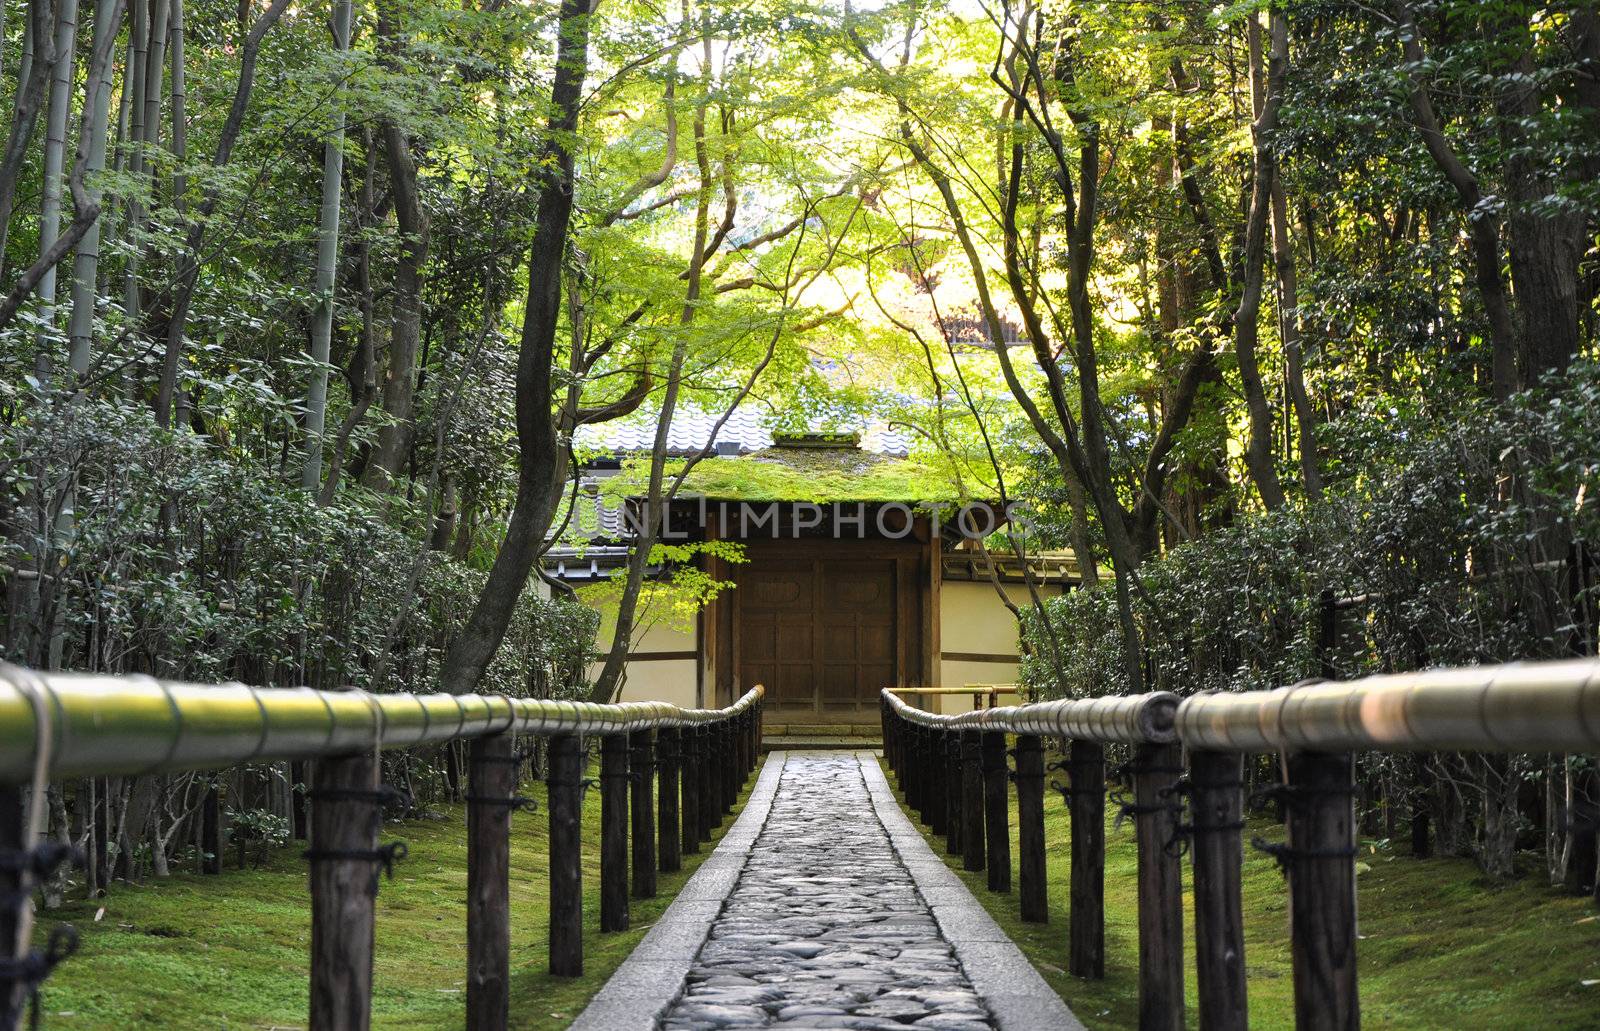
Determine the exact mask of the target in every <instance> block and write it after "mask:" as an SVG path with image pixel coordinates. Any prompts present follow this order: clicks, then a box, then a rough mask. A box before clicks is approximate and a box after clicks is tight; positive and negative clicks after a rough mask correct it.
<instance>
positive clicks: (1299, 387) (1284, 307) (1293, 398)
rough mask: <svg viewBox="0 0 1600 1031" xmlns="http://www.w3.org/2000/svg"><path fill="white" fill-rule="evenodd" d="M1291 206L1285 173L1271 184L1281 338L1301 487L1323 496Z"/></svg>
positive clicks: (1313, 495) (1315, 414)
mask: <svg viewBox="0 0 1600 1031" xmlns="http://www.w3.org/2000/svg"><path fill="white" fill-rule="evenodd" d="M1288 209H1289V204H1288V201H1287V199H1286V198H1285V196H1284V190H1283V175H1282V170H1281V169H1280V170H1279V174H1278V175H1277V176H1275V177H1274V178H1273V182H1272V264H1273V268H1274V270H1275V271H1276V272H1277V276H1278V338H1279V339H1280V340H1281V341H1282V342H1283V367H1284V377H1285V379H1286V380H1287V381H1288V388H1289V405H1290V407H1291V408H1292V409H1293V410H1294V422H1295V431H1296V434H1295V435H1296V441H1295V442H1296V446H1297V449H1298V450H1299V453H1300V483H1301V486H1303V487H1304V488H1305V492H1306V496H1307V497H1311V498H1315V497H1318V496H1319V495H1321V494H1322V470H1321V466H1320V464H1319V463H1318V461H1317V413H1316V409H1314V408H1313V407H1312V406H1311V395H1310V394H1309V393H1308V392H1307V390H1306V367H1305V348H1304V345H1303V343H1302V339H1303V338H1302V334H1301V332H1300V276H1299V273H1298V272H1296V270H1295V265H1294V244H1293V243H1292V242H1291V240H1290V238H1289V210H1288Z"/></svg>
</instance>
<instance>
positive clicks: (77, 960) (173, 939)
mask: <svg viewBox="0 0 1600 1031" xmlns="http://www.w3.org/2000/svg"><path fill="white" fill-rule="evenodd" d="M521 791H522V793H523V794H526V795H529V796H530V797H533V798H536V799H537V800H538V801H539V805H540V810H541V811H540V812H539V813H537V814H531V815H530V814H523V813H516V814H513V816H512V828H511V869H512V871H513V875H512V878H511V926H512V928H513V931H512V984H511V992H512V999H513V1001H514V1005H513V1006H512V1017H511V1019H512V1023H511V1026H512V1027H513V1028H516V1029H519V1031H556V1029H558V1028H564V1027H566V1026H567V1025H568V1024H570V1023H571V1022H572V1019H573V1018H574V1017H576V1016H577V1014H578V1012H579V1011H580V1010H582V1009H583V1007H584V1005H585V1004H587V1002H588V1001H589V998H590V996H592V995H593V994H594V993H595V992H596V991H598V990H599V988H600V986H601V985H603V984H604V983H605V981H606V979H607V978H608V977H610V976H611V973H612V972H613V971H614V970H615V969H616V968H617V967H618V966H619V965H620V964H621V963H622V961H623V960H624V959H626V958H627V956H628V953H629V952H630V951H631V950H632V949H633V947H634V946H635V945H637V944H638V943H639V939H640V938H642V937H643V936H644V934H645V932H646V931H647V930H648V929H649V928H650V926H651V925H652V924H653V923H654V922H655V921H656V920H658V919H659V918H660V915H661V913H662V912H663V911H664V910H665V909H666V908H667V906H668V905H669V904H670V903H671V902H672V900H673V898H674V896H675V895H676V894H677V893H678V891H679V890H681V889H682V887H683V885H684V883H685V882H686V881H687V880H688V879H689V877H690V876H692V875H693V873H694V872H695V870H696V869H697V868H698V867H699V865H700V864H701V863H702V862H704V861H705V860H706V859H707V858H708V857H709V856H710V855H711V847H709V846H708V847H704V848H702V849H701V850H700V851H699V852H698V853H696V854H694V855H686V856H684V857H683V869H682V870H681V871H679V872H676V873H663V874H662V875H661V876H660V879H659V893H658V894H657V896H656V897H655V898H653V899H643V900H640V899H635V900H634V901H633V902H632V904H631V905H632V914H633V930H631V931H624V932H621V933H618V934H600V933H599V928H598V920H599V912H600V905H599V898H600V869H599V862H600V857H599V850H598V849H596V848H586V849H585V850H584V855H583V864H584V870H583V883H584V904H583V911H584V913H585V914H586V919H585V924H584V941H585V949H584V973H583V976H582V977H578V978H564V977H552V976H550V975H549V974H548V973H546V971H545V950H546V948H547V935H548V928H549V926H550V917H549V884H550V879H549V857H550V845H549V840H548V830H549V828H548V823H549V821H548V819H547V818H546V817H545V815H544V812H543V809H544V803H545V798H544V785H543V783H542V782H540V781H537V780H535V781H531V782H529V783H528V784H526V785H524V786H523V787H522V789H521ZM590 802H591V804H589V805H586V806H585V807H584V814H583V818H584V825H583V839H584V840H585V841H586V842H596V841H599V840H600V807H599V806H598V805H596V804H593V799H591V800H590ZM741 804H742V801H741ZM735 812H736V813H737V810H736V811H735ZM730 826H731V823H724V824H723V825H722V826H721V827H720V828H719V829H718V830H716V831H714V832H713V833H714V835H715V836H716V837H717V838H720V837H721V836H722V835H723V834H724V833H726V831H727V828H728V827H730ZM384 833H385V835H386V836H387V835H391V834H392V835H393V836H394V837H396V838H399V839H400V840H403V841H405V842H406V843H407V845H408V847H409V855H408V858H407V859H405V860H403V861H402V862H400V863H399V864H398V865H397V866H396V868H395V877H394V879H393V880H384V881H383V882H382V883H381V885H380V887H379V890H378V900H377V935H376V942H377V948H376V950H375V951H374V954H373V963H374V966H373V996H372V997H373V1027H375V1028H393V1029H409V1028H439V1029H446V1028H459V1027H460V1026H461V1020H462V1017H461V1014H462V1010H461V1007H462V1001H463V1000H462V993H461V990H460V989H461V982H462V979H463V978H464V977H465V976H466V967H465V963H466V959H465V956H466V916H465V914H466V873H465V871H466V857H467V836H466V815H465V811H464V809H463V808H462V807H460V806H449V807H446V808H445V809H444V810H443V812H442V813H441V816H440V818H439V819H432V820H411V821H408V822H405V823H390V824H387V825H386V826H385V831H384ZM302 850H303V846H301V845H294V846H291V847H288V848H282V849H272V850H268V852H267V853H266V858H265V861H264V862H262V863H261V864H260V866H259V867H258V868H252V869H249V870H231V869H229V870H224V871H223V873H222V874H221V875H220V876H216V877H202V876H200V875H199V874H196V873H192V872H184V873H178V874H175V875H174V876H173V877H172V878H171V879H170V880H167V881H163V882H160V883H158V884H150V885H124V884H119V885H117V886H116V888H115V889H114V890H113V891H112V892H111V894H110V895H109V896H107V897H105V898H101V899H90V900H87V901H82V902H73V903H70V904H68V905H67V906H66V907H65V908H63V909H62V910H60V911H57V912H52V913H49V914H46V915H45V917H44V918H43V919H41V921H40V926H39V931H38V933H39V934H40V936H41V938H40V944H41V945H42V944H43V935H45V934H47V933H48V931H49V929H50V927H51V926H52V925H53V924H54V923H55V921H56V920H58V919H60V920H66V921H69V922H71V923H72V924H74V925H75V926H76V927H77V929H78V931H79V934H80V935H81V937H82V946H81V948H80V949H79V951H78V953H77V954H76V955H74V956H73V957H72V959H71V960H70V961H68V962H66V963H63V964H62V965H61V966H60V967H58V968H57V969H56V970H55V972H54V973H53V974H52V975H51V977H50V980H49V981H48V982H46V984H45V987H44V990H43V992H42V993H41V1001H42V1007H41V1013H42V1014H43V1015H44V1018H45V1023H46V1026H54V1025H57V1024H60V1025H61V1026H66V1025H68V1024H69V1023H70V1025H71V1026H73V1027H77V1028H84V1029H92V1031H101V1029H104V1031H114V1029H122V1028H151V1029H157V1028H160V1029H166V1028H172V1027H177V1026H182V1027H224V1026H227V1027H232V1026H247V1027H256V1026H277V1027H284V1026H290V1027H293V1026H304V1024H305V1020H306V977H307V973H306V970H307V963H308V960H309V955H310V953H309V947H308V944H309V941H310V901H309V896H308V895H307V894H306V872H305V861H304V860H302V859H301V858H300V852H301V851H302ZM101 909H104V916H103V917H102V918H100V919H96V913H97V912H98V911H100V910H101ZM516 1000H522V1001H523V1003H524V1004H515V1002H516ZM68 1013H70V1014H71V1016H66V1015H65V1014H68Z"/></svg>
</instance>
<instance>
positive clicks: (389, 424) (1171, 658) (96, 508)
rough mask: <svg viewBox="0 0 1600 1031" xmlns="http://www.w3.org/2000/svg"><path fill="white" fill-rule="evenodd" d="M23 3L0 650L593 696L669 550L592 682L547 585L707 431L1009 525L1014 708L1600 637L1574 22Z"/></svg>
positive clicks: (1055, 4) (1322, 7)
mask: <svg viewBox="0 0 1600 1031" xmlns="http://www.w3.org/2000/svg"><path fill="white" fill-rule="evenodd" d="M3 12H4V16H5V17H4V21H3V23H0V95H3V97H4V98H5V102H6V103H7V104H8V105H9V106H8V111H9V123H8V132H7V136H6V142H5V145H4V151H3V153H0V226H3V228H0V363H3V370H0V427H3V432H0V527H3V533H0V574H3V578H4V584H5V590H6V592H7V605H6V623H5V636H4V647H5V655H6V657H7V658H8V659H12V660H16V661H20V662H23V663H25V664H28V665H32V666H36V667H40V668H46V667H48V668H72V669H83V670H91V671H98V672H108V673H132V672H139V673H151V674H156V675H160V676H165V677H173V678H180V679H192V680H222V679H238V680H243V681H247V682H253V683H266V684H299V683H309V684H314V685H319V686H332V685H337V684H349V685H356V686H362V687H368V688H371V689H375V690H394V689H413V690H425V689H434V688H440V689H444V690H451V691H467V690H473V689H476V688H480V687H482V688H485V689H494V690H504V691H511V692H517V693H523V692H536V693H564V694H589V693H593V694H595V696H597V697H610V696H612V695H614V694H615V690H616V686H617V682H618V678H619V677H620V675H621V670H620V666H619V662H620V658H619V657H620V656H623V655H625V653H626V648H627V645H628V642H629V640H630V635H631V633H632V632H633V630H634V623H635V620H634V614H633V608H634V606H635V604H636V599H637V597H638V596H639V593H640V590H641V587H642V582H643V579H644V570H645V567H646V565H647V564H648V562H649V560H650V556H651V555H652V553H653V549H654V548H655V547H656V545H657V544H659V543H660V542H658V541H655V540H653V539H651V538H650V537H649V535H648V534H646V535H643V536H641V538H640V539H639V540H637V541H636V542H634V544H633V550H632V555H631V557H630V560H629V563H628V565H627V567H626V569H625V570H624V571H623V573H622V574H619V576H620V579H619V582H618V584H617V591H618V598H619V601H618V612H617V618H615V619H613V620H610V623H611V624H613V625H614V630H613V631H612V632H613V633H614V636H615V640H616V642H617V644H616V647H614V648H612V649H611V653H612V654H611V658H612V661H611V662H608V663H607V664H606V666H605V669H604V671H603V672H602V673H601V674H600V676H599V677H598V683H597V684H595V685H589V684H587V683H585V682H584V680H585V674H584V673H583V672H582V671H583V670H584V669H585V663H586V660H587V658H588V649H589V648H590V647H591V645H590V642H589V641H588V640H587V639H586V634H585V633H558V634H554V635H552V634H550V633H549V632H548V628H549V627H550V626H552V625H556V626H562V627H567V626H573V625H581V626H590V627H592V626H593V621H592V620H590V619H589V617H588V616H587V615H585V614H582V613H577V612H575V611H574V609H573V607H572V605H571V603H570V602H567V601H563V600H561V599H560V598H559V597H558V598H557V600H555V601H550V600H542V599H541V597H540V596H539V594H538V592H536V591H535V590H533V589H532V588H531V587H530V584H533V583H536V582H538V581H539V579H540V574H539V572H538V565H539V558H540V554H541V552H542V551H543V550H544V549H545V548H546V547H547V546H548V545H549V543H550V542H551V541H552V540H554V539H555V538H556V537H557V536H558V533H559V530H560V529H561V518H562V513H563V511H564V501H563V499H564V497H565V496H566V494H567V492H568V490H569V488H570V485H571V479H572V474H573V472H574V468H575V451H574V446H575V445H574V441H575V439H576V438H577V437H578V436H579V435H580V430H581V428H582V427H584V426H589V425H596V424H603V423H605V422H607V421H611V420H615V419H620V418H624V417H645V418H647V419H649V420H650V421H651V424H652V425H653V426H654V427H655V428H656V431H657V433H658V437H657V440H658V441H660V440H665V434H666V433H667V430H668V428H669V427H670V426H671V422H672V419H673V418H674V415H675V413H677V412H680V411H682V410H683V409H684V408H685V407H686V406H693V407H695V408H696V409H698V410H701V411H705V412H709V413H712V414H713V415H716V414H717V413H732V412H734V411H736V410H740V409H741V408H742V409H755V410H759V411H761V412H763V413H765V414H766V415H767V416H769V417H770V418H771V419H772V420H773V421H774V422H775V424H776V425H779V426H781V427H790V428H796V429H802V430H804V429H810V430H817V431H830V430H848V429H850V428H852V427H855V426H859V425H861V424H863V423H865V422H874V423H885V424H888V425H891V426H893V427H896V428H897V429H899V430H902V431H903V432H904V433H905V434H906V435H907V436H908V438H909V439H910V440H911V441H912V442H913V444H912V452H911V455H910V457H909V458H908V459H906V460H904V462H903V463H902V464H900V465H897V466H893V467H875V468H874V469H872V470H870V471H868V472H866V473H865V474H863V475H855V474H850V475H844V476H843V477H842V479H841V482H840V483H838V484H831V483H830V484H816V483H813V484H812V486H813V487H814V488H815V489H816V490H817V491H821V490H822V488H823V487H826V488H827V490H828V491H829V492H832V493H841V492H842V493H843V494H844V496H846V497H851V496H857V497H871V496H875V495H878V494H891V493H913V492H920V493H934V491H935V490H936V491H937V492H938V496H940V497H946V498H951V499H958V500H967V499H974V498H976V499H983V500H988V501H1009V500H1012V499H1017V500H1021V501H1025V502H1026V503H1027V504H1028V505H1029V507H1030V510H1031V511H1032V512H1033V515H1034V518H1033V519H1032V520H1031V521H1030V527H1031V529H1030V530H1029V531H1028V534H1027V535H1026V536H1015V537H1012V538H1011V539H1009V540H1006V541H999V542H997V546H1002V547H1014V548H1016V549H1018V550H1023V549H1039V548H1051V549H1066V550H1070V551H1071V552H1072V553H1073V555H1074V556H1075V560H1076V566H1077V569H1078V570H1079V571H1080V572H1081V574H1082V577H1083V580H1084V583H1083V589H1082V590H1079V591H1075V592H1073V593H1072V594H1070V595H1069V596H1067V597H1065V598H1062V599H1059V600H1054V601H1050V602H1049V603H1046V602H1044V601H1043V600H1042V599H1034V600H1033V602H1031V603H1029V602H1024V603H1023V604H1022V605H1020V606H1019V611H1020V612H1021V613H1022V615H1023V617H1024V624H1025V634H1024V638H1025V641H1026V644H1027V647H1028V650H1029V670H1028V678H1029V683H1030V686H1031V688H1032V689H1033V690H1036V691H1038V692H1039V693H1041V694H1049V695H1053V694H1062V693H1072V694H1082V693H1104V692H1122V691H1139V690H1143V689H1145V688H1147V687H1154V686H1160V687H1168V688H1173V689H1177V690H1185V691H1187V690H1195V689H1200V688H1203V687H1219V688H1232V689H1237V688H1239V687H1246V686H1250V687H1255V686H1270V685H1273V684H1277V683H1284V682H1288V681H1291V680H1294V679H1298V678H1300V677H1303V676H1307V675H1314V674H1316V675H1322V672H1323V670H1322V666H1323V664H1327V663H1332V664H1334V666H1335V667H1337V668H1336V669H1335V672H1341V673H1345V674H1348V673H1352V672H1356V671H1360V670H1366V669H1392V668H1409V667H1413V666H1417V665H1427V664H1433V663H1439V662H1445V661H1450V662H1470V661H1481V660H1491V659H1511V658H1521V657H1530V656H1553V655H1564V654H1571V653H1573V652H1575V651H1576V652H1592V651H1593V647H1594V620H1593V615H1592V613H1593V606H1594V603H1595V600H1596V598H1595V588H1594V584H1595V577H1594V567H1593V558H1592V546H1593V544H1594V541H1595V540H1596V527H1597V524H1596V516H1595V500H1594V495H1595V491H1596V488H1597V487H1600V482H1597V481H1600V450H1597V449H1596V447H1595V443H1594V442H1595V440H1597V439H1600V432H1597V431H1600V414H1597V413H1600V372H1597V370H1596V367H1595V364H1594V361H1595V354H1594V351H1595V330H1596V318H1597V311H1596V295H1597V292H1600V254H1597V250H1596V227H1597V218H1596V216H1597V212H1600V12H1597V7H1596V4H1595V3H1594V2H1593V0H1578V2H1569V3H1557V4H1532V3H1520V2H1513V0H1494V2H1477V0H1384V2H1379V3H1373V4H1358V3H1347V2H1336V0H1251V2H1244V3H1201V2H1190V0H1158V2H1148V3H1146V2H1138V0H1117V2H1106V3H1095V2H1061V0H1044V2H1038V3H1035V2H1032V0H1027V2H1017V3H1014V2H1010V0H957V2H954V3H949V4H938V3H927V2H921V0H895V2H885V3H866V4H855V3H851V2H848V0H840V2H833V0H826V2H821V3H806V2H799V0H718V2H708V0H681V2H680V3H679V4H676V5H657V4H652V3H642V2H637V0H599V2H597V3H593V4H590V3H587V2H584V0H560V2H559V3H548V2H537V3H534V2H528V3H515V2H506V0H467V2H465V3H462V4H438V3H432V2H430V0H376V2H373V3H367V2H365V0H362V2H356V0H332V2H331V3H330V4H310V5H304V4H300V5H291V4H290V3H289V2H288V0H270V2H268V0H242V2H239V3H235V4H216V3H191V2H190V0H4V4H3ZM631 475H632V476H633V477H634V478H633V480H631V481H630V482H631V483H632V485H633V488H634V489H636V491H637V495H638V496H639V497H641V498H642V499H643V503H644V504H645V505H646V506H647V507H648V506H661V505H665V504H668V503H670V501H671V500H672V499H673V498H674V497H676V496H677V495H678V493H679V492H680V491H691V490H695V489H703V488H704V485H705V484H707V483H710V484H713V485H714V484H716V483H718V482H721V481H719V476H720V477H722V478H723V480H727V479H728V478H729V477H732V478H733V479H738V478H739V477H746V478H748V477H749V476H750V475H751V474H750V473H749V472H748V469H746V470H745V471H744V472H739V473H730V472H728V471H727V466H726V464H723V463H722V460H720V459H718V458H716V457H715V453H714V447H713V446H712V445H710V444H708V446H707V449H706V450H704V451H702V452H701V453H699V454H693V455H689V456H687V457H678V458H675V459H673V460H671V461H669V459H668V456H667V455H666V453H665V449H664V448H661V447H659V446H658V447H657V448H656V449H654V453H653V454H651V455H646V456H645V457H644V459H643V460H642V461H641V462H640V463H639V464H638V465H637V466H636V467H635V468H634V469H633V470H632V471H631ZM772 475H774V476H777V477H778V478H780V479H781V478H782V474H780V473H777V472H773V473H772ZM874 478H877V479H878V480H880V481H882V482H872V481H873V479H874ZM934 481H937V487H936V488H930V486H929V484H930V483H933V482H934ZM697 484H698V486H697ZM744 486H745V487H748V483H746V484H745V485H744ZM780 488H781V490H782V491H788V490H790V489H791V488H790V486H788V485H784V484H779V485H772V484H768V485H767V486H766V487H762V486H761V485H760V484H759V483H758V484H757V486H756V488H755V490H756V493H757V494H758V495H759V494H760V493H761V492H762V491H763V490H765V491H766V492H767V493H778V492H780ZM712 492H713V493H714V491H712ZM908 500H917V499H908ZM1330 592H1331V593H1332V594H1335V595H1337V596H1339V597H1346V596H1351V597H1354V596H1362V597H1365V598H1371V599H1378V600H1377V601H1375V602H1374V605H1373V608H1372V609H1371V612H1370V613H1369V614H1368V615H1367V616H1364V617H1363V621H1362V623H1361V627H1362V629H1361V630H1360V631H1358V632H1356V633H1355V634H1354V636H1352V637H1351V638H1350V639H1349V640H1345V641H1343V642H1342V643H1341V648H1342V649H1343V650H1342V651H1341V652H1340V654H1339V655H1338V656H1331V657H1330V656H1328V655H1322V656H1320V657H1319V656H1318V655H1317V654H1314V652H1315V649H1314V647H1313V643H1314V642H1313V638H1314V629H1313V628H1314V626H1315V620H1316V606H1317V605H1318V604H1319V603H1320V599H1322V598H1323V597H1324V596H1326V595H1328V594H1329V593H1330ZM552 621H554V622H552ZM563 621H565V622H563ZM574 621H575V622H574ZM1357 638H1359V640H1358V639H1357ZM609 644H611V642H610V641H608V640H601V641H600V642H599V647H600V648H601V649H602V650H603V649H605V648H606V647H607V646H608V645H609Z"/></svg>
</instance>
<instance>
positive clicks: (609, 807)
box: [600, 734, 630, 931]
mask: <svg viewBox="0 0 1600 1031" xmlns="http://www.w3.org/2000/svg"><path fill="white" fill-rule="evenodd" d="M629 779H630V778H629V777H628V735H626V734H606V735H604V736H603V737H601V738H600V930H602V931H626V930H627V929H628V781H629Z"/></svg>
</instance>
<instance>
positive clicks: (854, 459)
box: [606, 447, 957, 504]
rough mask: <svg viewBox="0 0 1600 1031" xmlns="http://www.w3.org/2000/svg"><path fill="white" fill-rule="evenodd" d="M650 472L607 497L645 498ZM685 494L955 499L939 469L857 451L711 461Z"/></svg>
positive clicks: (627, 477) (797, 450) (636, 470)
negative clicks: (616, 495)
mask: <svg viewBox="0 0 1600 1031" xmlns="http://www.w3.org/2000/svg"><path fill="white" fill-rule="evenodd" d="M646 471H647V470H646V467H644V466H642V465H640V466H635V467H633V468H630V469H627V470H625V471H624V472H623V473H622V474H620V475H618V476H616V477H613V478H612V479H611V480H610V481H608V482H607V484H606V490H607V492H608V493H609V492H612V491H619V492H621V493H623V494H638V493H643V491H644V474H645V473H646ZM687 494H692V495H697V496H702V497H707V498H711V499H713V500H717V501H814V502H832V501H862V502H867V501H901V502H906V503H912V504H914V503H919V502H934V501H955V500H957V497H956V492H955V490H954V489H953V488H952V487H951V485H950V483H949V481H948V479H947V478H946V477H945V476H943V475H942V474H941V473H939V471H938V470H936V469H933V468H931V467H930V466H927V465H924V464H922V463H921V462H918V461H916V460H914V459H910V458H896V457H893V456H890V455H883V454H876V453H874V452H871V451H862V450H860V449H859V448H853V447H770V448H766V449H765V450H762V451H757V452H755V453H754V454H750V455H742V456H739V457H736V458H735V457H720V458H707V459H706V460H705V461H703V462H701V463H700V464H699V465H697V466H695V467H694V470H693V471H692V472H691V473H690V474H689V479H688V481H687V482H686V483H685V484H684V489H683V492H682V495H687ZM682 495H680V496H682Z"/></svg>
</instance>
